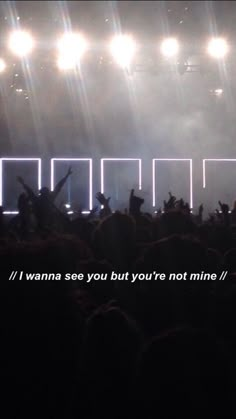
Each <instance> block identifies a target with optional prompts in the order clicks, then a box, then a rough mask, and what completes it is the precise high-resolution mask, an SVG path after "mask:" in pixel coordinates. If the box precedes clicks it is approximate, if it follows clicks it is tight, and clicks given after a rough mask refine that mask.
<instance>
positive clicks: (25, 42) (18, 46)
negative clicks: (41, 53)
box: [9, 31, 34, 57]
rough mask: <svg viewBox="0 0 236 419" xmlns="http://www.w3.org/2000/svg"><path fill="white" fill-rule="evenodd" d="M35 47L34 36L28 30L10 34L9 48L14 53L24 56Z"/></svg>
mask: <svg viewBox="0 0 236 419" xmlns="http://www.w3.org/2000/svg"><path fill="white" fill-rule="evenodd" d="M33 47H34V41H33V38H32V36H31V35H30V34H29V33H28V32H26V31H15V32H13V33H12V34H11V35H10V39H9V48H10V50H11V51H12V52H13V54H15V55H18V56H19V57H23V56H25V55H27V54H29V53H30V52H31V51H32V49H33Z"/></svg>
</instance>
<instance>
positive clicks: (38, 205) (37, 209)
mask: <svg viewBox="0 0 236 419" xmlns="http://www.w3.org/2000/svg"><path fill="white" fill-rule="evenodd" d="M71 174H72V170H71V168H69V170H68V172H67V174H66V176H64V177H63V178H62V179H61V180H60V181H59V182H58V184H57V185H56V187H55V189H54V190H53V191H50V190H49V189H48V188H47V187H45V186H44V187H43V188H42V189H41V190H40V191H39V195H36V194H35V193H34V192H33V191H32V189H31V188H30V187H29V186H28V185H27V184H26V183H25V182H24V180H23V179H22V178H21V177H18V178H17V179H18V182H19V183H20V184H21V185H22V186H23V188H24V189H25V191H26V192H27V194H28V197H29V199H30V201H31V202H32V204H33V211H34V214H35V217H36V219H37V222H38V229H39V230H40V231H50V230H52V229H53V227H55V222H56V220H57V218H58V217H59V218H61V220H62V218H64V219H65V217H63V215H62V213H60V211H59V210H58V209H57V207H56V206H55V205H54V201H55V199H56V197H57V196H58V194H59V193H60V191H61V189H62V187H63V186H64V185H65V183H66V181H67V179H68V177H69V176H70V175H71Z"/></svg>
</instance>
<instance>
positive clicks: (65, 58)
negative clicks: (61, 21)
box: [57, 33, 88, 70]
mask: <svg viewBox="0 0 236 419" xmlns="http://www.w3.org/2000/svg"><path fill="white" fill-rule="evenodd" d="M87 47H88V44H87V42H86V40H85V39H84V37H83V36H82V35H80V34H77V33H67V34H65V35H63V36H62V38H61V39H60V40H59V42H58V51H59V57H58V61H57V64H58V67H59V68H60V69H61V70H69V69H73V68H75V67H76V65H77V64H78V63H79V61H80V59H81V57H82V55H83V54H84V53H85V51H86V49H87Z"/></svg>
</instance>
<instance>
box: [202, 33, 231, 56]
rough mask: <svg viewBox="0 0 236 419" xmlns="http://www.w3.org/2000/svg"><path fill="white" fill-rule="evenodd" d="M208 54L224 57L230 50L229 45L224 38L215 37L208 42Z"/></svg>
mask: <svg viewBox="0 0 236 419" xmlns="http://www.w3.org/2000/svg"><path fill="white" fill-rule="evenodd" d="M207 51H208V54H209V55H211V57H213V58H224V57H225V56H226V54H227V53H228V51H229V46H228V44H227V42H226V40H225V39H223V38H213V39H211V41H210V42H209V43H208V47H207Z"/></svg>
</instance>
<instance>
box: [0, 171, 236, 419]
mask: <svg viewBox="0 0 236 419" xmlns="http://www.w3.org/2000/svg"><path fill="white" fill-rule="evenodd" d="M71 173H72V171H71V169H69V170H68V173H67V174H66V176H65V177H64V178H63V179H62V180H61V181H60V182H59V183H58V185H57V186H56V187H55V189H54V191H53V192H50V191H49V189H48V188H46V187H44V188H42V189H41V190H40V191H39V193H34V192H33V191H32V189H31V188H30V187H29V186H28V185H27V184H26V183H25V181H24V180H23V179H22V178H21V177H19V178H18V181H19V183H20V184H21V185H22V193H21V194H20V196H19V198H18V210H19V214H18V215H17V216H16V217H14V218H12V219H11V220H10V221H8V222H7V221H6V219H5V216H4V214H3V209H1V213H0V237H1V238H0V258H1V273H2V275H1V281H0V298H1V303H0V307H1V316H0V317H1V324H2V327H1V329H2V339H1V349H0V353H1V357H0V359H1V376H2V386H1V389H2V390H1V392H2V396H3V398H2V400H3V403H2V405H1V408H2V409H4V410H3V411H4V415H3V417H11V418H17V419H18V418H20V419H21V418H24V419H25V418H28V417H34V418H40V419H41V418H45V419H46V418H47V419H54V418H55V419H62V418H63V419H64V418H68V419H70V418H71V419H74V418H81V419H108V417H109V418H110V417H113V418H115V419H120V418H124V417H125V418H126V417H127V418H128V419H131V418H140V419H141V418H142V419H144V418H145V419H154V418H157V419H158V418H160V419H164V418H171V419H173V418H176V417H182V418H183V419H187V418H189V419H194V418H196V419H197V418H198V419H199V418H207V419H211V418H212V419H223V418H224V419H228V418H233V417H234V415H235V403H234V398H235V390H236V388H235V383H234V377H235V373H236V371H235V370H236V362H235V357H234V350H235V346H236V328H235V325H234V321H235V317H234V316H235V314H236V304H235V303H236V280H235V272H236V205H235V206H234V207H233V208H232V211H230V208H229V205H227V204H225V203H221V202H220V201H219V203H218V204H219V210H218V211H216V212H215V214H213V215H210V216H209V217H208V219H205V220H204V218H203V212H204V208H203V206H202V205H200V207H199V209H198V212H197V214H193V212H192V210H191V208H190V207H189V204H188V203H186V202H184V200H183V199H177V198H176V197H175V196H174V195H172V193H169V197H168V200H166V201H164V203H163V206H162V207H161V208H159V209H157V211H156V212H155V213H154V214H149V213H144V212H142V206H143V204H144V200H143V199H142V198H141V197H139V196H136V195H135V191H134V190H132V191H131V193H130V197H129V202H127V208H126V209H124V212H120V211H119V212H118V211H116V212H114V211H113V210H112V206H111V204H110V202H112V197H111V198H110V197H109V198H107V197H105V196H104V194H102V193H101V192H98V193H97V195H96V199H97V201H98V206H97V207H95V208H94V209H93V210H92V211H91V212H90V214H88V215H86V216H85V215H82V214H80V213H77V214H76V213H75V212H74V214H73V215H71V216H69V215H68V214H67V213H66V211H62V210H61V209H59V208H58V207H57V205H56V201H55V200H56V197H57V196H58V194H59V192H60V190H61V189H62V187H63V185H64V184H65V183H66V181H67V179H68V177H69V176H70V175H71ZM99 207H100V210H99ZM70 217H71V218H70ZM222 271H227V275H226V278H225V280H224V281H219V280H214V281H212V280H209V281H189V280H186V281H178V280H174V281H169V280H164V281H161V280H157V281H156V280H150V281H149V280H146V281H145V280H143V281H135V282H134V283H131V281H129V280H127V281H126V280H117V281H112V280H109V278H110V276H111V274H112V272H116V273H120V274H122V273H129V274H132V273H153V272H159V273H164V274H165V275H166V277H167V278H168V275H169V274H170V273H184V272H186V273H187V277H188V275H190V274H191V273H201V272H207V273H215V274H216V275H217V277H218V278H219V276H220V274H221V272H222ZM12 272H17V277H16V279H15V280H11V281H10V280H9V277H10V275H11V273H12ZM20 272H23V273H24V274H25V273H26V272H27V273H29V272H35V273H40V274H42V273H47V272H48V273H51V272H52V273H60V274H61V275H62V277H63V276H64V275H66V273H73V272H74V273H83V274H84V276H85V277H86V275H88V274H89V273H99V274H107V278H108V280H106V281H102V280H100V281H91V282H89V283H88V282H86V281H73V280H71V281H63V280H62V281H26V280H25V278H24V276H23V279H22V280H19V276H18V274H19V273H20ZM121 277H122V276H121ZM5 409H6V410H5Z"/></svg>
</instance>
